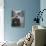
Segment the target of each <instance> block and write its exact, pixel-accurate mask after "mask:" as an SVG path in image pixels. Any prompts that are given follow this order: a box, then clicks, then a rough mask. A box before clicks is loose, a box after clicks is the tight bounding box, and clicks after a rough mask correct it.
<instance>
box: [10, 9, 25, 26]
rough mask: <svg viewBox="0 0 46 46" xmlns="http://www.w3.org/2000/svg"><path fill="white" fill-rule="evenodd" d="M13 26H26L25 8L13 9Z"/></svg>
mask: <svg viewBox="0 0 46 46" xmlns="http://www.w3.org/2000/svg"><path fill="white" fill-rule="evenodd" d="M11 18H12V22H11V25H12V27H24V23H25V20H24V19H25V16H24V11H23V10H15V9H12V17H11Z"/></svg>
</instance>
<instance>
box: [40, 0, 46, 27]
mask: <svg viewBox="0 0 46 46" xmlns="http://www.w3.org/2000/svg"><path fill="white" fill-rule="evenodd" d="M40 9H41V11H42V10H43V9H46V0H41V1H40ZM42 17H43V22H42V21H41V22H40V25H42V26H45V27H46V10H45V11H44V12H43V15H42Z"/></svg>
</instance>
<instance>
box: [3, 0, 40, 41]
mask: <svg viewBox="0 0 46 46" xmlns="http://www.w3.org/2000/svg"><path fill="white" fill-rule="evenodd" d="M4 2H5V3H4V5H5V9H4V28H5V29H4V35H5V40H7V41H18V40H19V39H20V38H23V37H24V36H25V35H26V34H27V33H28V32H29V31H31V29H32V21H33V19H34V17H36V16H37V15H36V14H35V13H36V12H37V11H39V9H40V0H5V1H4ZM12 8H15V9H20V10H24V11H25V27H24V28H22V27H21V28H17V27H14V28H13V27H12V26H11V10H12Z"/></svg>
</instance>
